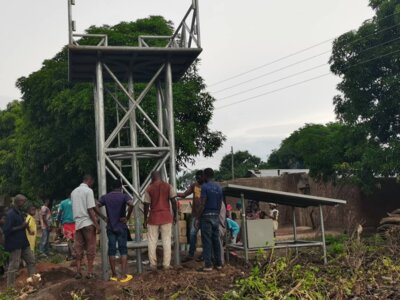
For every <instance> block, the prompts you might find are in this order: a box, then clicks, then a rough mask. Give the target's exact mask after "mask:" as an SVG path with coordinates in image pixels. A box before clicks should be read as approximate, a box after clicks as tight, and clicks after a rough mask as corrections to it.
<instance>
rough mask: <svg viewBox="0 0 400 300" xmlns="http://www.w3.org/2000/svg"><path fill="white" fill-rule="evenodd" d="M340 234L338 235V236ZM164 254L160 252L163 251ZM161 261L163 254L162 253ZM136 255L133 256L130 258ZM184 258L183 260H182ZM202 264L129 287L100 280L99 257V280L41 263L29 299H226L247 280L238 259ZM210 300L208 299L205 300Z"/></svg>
mask: <svg viewBox="0 0 400 300" xmlns="http://www.w3.org/2000/svg"><path fill="white" fill-rule="evenodd" d="M316 234H318V233H317V232H315V231H313V230H311V229H310V228H308V227H304V228H301V227H300V228H298V238H314V237H315V235H316ZM336 234H337V233H336ZM291 238H292V228H281V229H280V230H279V236H278V239H280V240H285V239H291ZM159 250H160V249H159ZM158 252H160V253H158V256H159V257H160V258H161V257H162V253H161V251H158ZM133 256H134V252H132V253H130V257H131V258H132V257H133ZM182 257H183V256H182ZM201 267H202V263H200V262H196V261H190V262H187V263H183V264H182V265H181V266H179V267H174V268H172V269H171V270H166V271H165V270H158V271H150V270H146V266H145V272H144V273H143V274H140V275H138V274H136V275H134V278H133V280H132V281H131V282H129V283H125V284H122V283H117V282H110V281H103V280H101V279H100V274H101V264H100V258H99V256H98V257H97V258H96V262H95V270H96V273H97V274H98V276H99V278H97V279H91V280H87V279H81V280H76V279H74V274H75V269H74V267H71V262H66V261H62V262H60V263H57V264H53V263H50V262H47V261H41V262H39V263H38V264H37V266H36V268H37V272H38V273H40V274H41V276H42V283H41V285H40V287H39V289H38V291H36V292H34V293H32V294H30V295H29V296H28V297H27V298H25V299H34V300H63V299H68V300H71V299H74V298H73V293H75V295H77V296H78V297H77V298H75V299H85V300H92V299H95V300H102V299H107V300H111V299H113V300H117V299H118V300H125V299H170V298H171V296H174V297H176V298H175V299H181V298H180V297H179V294H178V293H179V291H184V290H187V289H199V290H203V291H207V290H211V291H213V292H214V293H216V294H217V295H222V294H223V293H224V292H225V291H227V290H229V289H231V288H232V287H233V284H234V283H235V281H236V280H237V279H238V278H241V277H244V276H245V274H246V273H247V269H245V268H244V267H243V261H242V260H240V259H238V258H237V257H231V265H227V266H225V267H224V269H223V270H222V271H216V270H215V271H213V272H211V273H202V272H198V271H197V270H198V269H199V268H201ZM134 269H135V263H134V262H133V261H131V262H130V264H129V270H134ZM26 279H27V270H26V269H21V270H20V272H19V276H18V278H17V284H16V286H17V290H18V289H22V288H24V287H25V286H26ZM5 286H6V283H5V279H3V280H0V291H5ZM204 298H206V297H204Z"/></svg>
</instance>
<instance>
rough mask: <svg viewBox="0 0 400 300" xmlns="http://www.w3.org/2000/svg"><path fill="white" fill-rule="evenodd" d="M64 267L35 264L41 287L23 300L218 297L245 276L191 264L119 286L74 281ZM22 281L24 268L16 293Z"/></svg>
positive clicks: (239, 271)
mask: <svg viewBox="0 0 400 300" xmlns="http://www.w3.org/2000/svg"><path fill="white" fill-rule="evenodd" d="M68 265H69V263H67V262H63V263H60V264H51V263H48V262H40V263H38V264H37V272H38V273H40V274H41V276H42V283H41V286H40V287H39V289H38V291H36V292H34V293H32V294H30V295H29V296H28V297H27V298H25V299H33V300H64V299H68V300H71V299H74V298H73V293H75V294H76V295H78V296H80V297H81V298H75V299H85V300H92V299H95V300H103V299H107V300H110V299H113V300H117V299H118V300H125V299H126V300H127V299H170V297H171V296H172V295H174V294H176V293H178V292H179V291H182V290H185V289H186V288H191V287H193V288H199V289H207V288H209V289H211V290H213V291H214V292H217V293H221V294H222V293H223V292H224V291H226V290H228V289H229V288H230V287H232V285H233V283H234V282H235V280H236V279H237V278H239V277H242V276H244V274H245V273H244V272H243V270H242V269H241V268H240V267H234V266H231V265H230V266H226V267H224V269H223V270H222V271H217V270H215V271H213V272H211V273H202V272H198V271H197V270H198V269H199V268H200V267H202V263H200V262H195V261H191V262H187V263H183V264H182V266H180V267H174V268H172V269H170V270H157V271H149V270H145V272H144V273H143V274H140V275H134V278H133V280H132V281H131V282H129V283H125V284H122V283H118V282H111V281H103V280H100V279H91V280H87V279H81V280H76V279H74V278H73V276H74V274H75V273H74V268H72V267H69V266H68ZM99 267H100V266H99V265H97V266H96V269H97V270H99ZM98 274H100V273H98ZM26 278H27V272H26V269H22V270H21V271H20V273H19V276H18V279H17V290H18V289H21V288H23V287H24V286H26ZM0 290H1V291H4V290H5V280H2V281H1V282H0ZM177 299H179V297H177Z"/></svg>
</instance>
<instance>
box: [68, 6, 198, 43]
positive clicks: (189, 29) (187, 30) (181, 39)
mask: <svg viewBox="0 0 400 300" xmlns="http://www.w3.org/2000/svg"><path fill="white" fill-rule="evenodd" d="M73 5H75V0H68V24H69V26H68V29H69V44H70V45H75V46H80V44H79V39H77V38H96V39H99V42H98V43H96V44H93V45H92V46H99V47H100V46H104V47H108V36H107V35H106V34H78V33H74V32H75V31H76V22H75V21H74V20H73V19H72V6H73ZM188 21H189V22H190V23H189V24H190V25H188ZM149 40H166V46H165V48H186V49H189V48H201V39H200V18H199V10H198V0H192V4H191V5H190V7H189V9H188V10H187V12H186V14H185V16H184V17H183V19H182V21H181V22H180V23H179V25H178V27H177V28H176V30H175V32H174V33H173V35H171V36H153V35H141V36H139V37H138V46H139V47H146V48H152V46H151V45H150V42H149ZM157 47H158V46H157ZM157 47H155V48H157Z"/></svg>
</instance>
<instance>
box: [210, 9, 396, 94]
mask: <svg viewBox="0 0 400 300" xmlns="http://www.w3.org/2000/svg"><path fill="white" fill-rule="evenodd" d="M397 14H400V11H399V12H396V13H393V14H391V15H388V16H386V17H384V18H382V19H381V20H385V19H387V18H389V17H392V16H394V15H397ZM372 19H373V18H370V19H367V20H366V21H368V20H372ZM396 26H399V25H398V24H396V25H393V26H390V27H387V28H385V29H382V30H378V31H376V32H374V33H372V34H369V35H366V36H365V37H361V38H359V39H356V40H354V41H352V42H351V43H349V44H353V43H356V42H358V41H360V40H363V39H365V38H367V37H369V36H372V35H375V34H378V33H381V32H384V31H387V30H390V29H392V28H394V27H396ZM340 36H341V35H339V36H336V37H333V38H330V39H328V40H325V41H322V42H320V43H318V44H315V45H312V46H310V47H307V48H304V49H302V50H299V51H296V52H294V53H291V54H289V55H286V56H283V57H281V58H278V59H276V60H273V61H271V62H268V63H265V64H263V65H261V66H258V67H255V68H252V69H250V70H248V71H245V72H242V73H239V74H236V75H234V76H231V77H228V78H226V79H223V80H221V81H217V82H215V83H212V84H210V85H208V86H209V87H213V86H216V85H219V84H221V83H224V82H227V81H230V80H232V79H235V78H238V77H241V76H243V75H246V74H249V73H251V72H254V71H256V70H259V69H262V68H264V67H267V66H269V65H272V64H275V63H277V62H280V61H282V60H285V59H288V58H290V57H293V56H296V55H298V54H301V53H303V52H306V51H308V50H311V49H313V48H316V47H318V46H321V45H323V44H326V43H328V42H330V41H333V40H335V39H336V38H338V37H340Z"/></svg>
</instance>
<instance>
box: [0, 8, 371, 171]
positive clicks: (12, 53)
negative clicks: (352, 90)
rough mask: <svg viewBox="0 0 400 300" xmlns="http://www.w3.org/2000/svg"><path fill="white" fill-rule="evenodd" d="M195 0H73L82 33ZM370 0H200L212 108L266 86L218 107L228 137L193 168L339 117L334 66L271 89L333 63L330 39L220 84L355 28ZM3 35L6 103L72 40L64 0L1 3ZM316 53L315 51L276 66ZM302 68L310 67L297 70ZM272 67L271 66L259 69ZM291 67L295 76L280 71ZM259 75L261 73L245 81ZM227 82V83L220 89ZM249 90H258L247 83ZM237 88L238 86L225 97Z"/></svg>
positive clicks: (259, 150) (0, 56)
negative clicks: (335, 107)
mask: <svg viewBox="0 0 400 300" xmlns="http://www.w3.org/2000/svg"><path fill="white" fill-rule="evenodd" d="M190 2H191V1H190V0H170V1H168V0H146V1H138V0H113V1H111V0H76V4H77V5H76V6H75V7H74V19H75V20H76V22H77V29H78V32H83V30H84V29H85V28H87V27H89V26H90V25H93V24H95V25H101V24H110V25H113V24H115V23H118V22H120V21H130V20H135V19H137V18H143V17H147V16H149V15H163V16H164V17H166V18H167V19H169V20H172V21H173V22H174V23H175V24H177V23H179V21H180V19H181V18H182V17H183V15H184V13H185V12H186V10H187V8H188V7H189V5H190ZM367 5H368V1H367V0H304V1H299V0H286V1H282V0H247V1H239V0H200V18H201V35H202V46H203V48H204V51H203V53H202V54H201V59H202V62H201V68H200V72H201V75H202V76H203V77H204V79H205V80H206V82H207V84H208V85H209V90H210V91H212V92H213V95H214V96H215V98H216V99H221V100H218V101H217V102H216V107H221V106H224V105H228V104H231V103H234V102H237V101H241V100H245V99H248V98H251V97H254V96H257V95H260V94H268V95H264V96H261V97H257V98H255V99H253V100H251V101H247V102H244V103H241V104H238V105H233V106H229V107H226V108H220V109H217V110H216V111H215V114H214V119H213V122H212V124H211V127H212V128H213V129H216V130H221V131H222V132H223V133H224V134H225V135H226V136H227V141H226V143H225V145H224V147H223V148H222V149H221V150H220V151H219V152H218V153H217V154H216V155H215V156H214V157H213V158H208V159H203V158H199V159H198V162H197V164H196V166H195V167H198V168H203V167H206V166H211V167H217V166H218V164H219V162H220V160H221V158H222V156H223V155H224V154H226V153H228V152H229V151H230V147H231V146H233V147H234V149H235V150H249V151H250V152H251V153H253V154H256V155H258V156H260V157H261V158H262V159H264V160H265V159H266V158H267V156H268V154H269V153H270V152H271V150H272V149H274V148H276V147H278V146H279V143H280V141H281V140H282V139H283V138H285V137H287V136H288V135H289V134H290V133H291V132H292V131H294V130H296V129H298V128H299V127H301V126H303V125H304V124H305V123H325V122H329V121H333V120H334V119H335V117H334V114H333V106H332V98H333V96H334V95H335V94H336V93H337V92H336V91H335V87H336V84H337V82H338V79H337V78H335V77H334V76H332V75H329V76H325V77H322V78H321V79H318V80H313V81H310V82H308V83H305V84H302V85H298V86H294V87H292V88H288V89H284V90H281V91H278V92H274V93H271V92H272V91H275V90H277V89H281V88H284V87H286V86H288V85H293V84H296V83H298V82H301V81H304V80H307V79H310V78H314V77H317V76H319V75H322V74H325V73H327V72H329V67H328V65H325V66H321V67H320V65H322V64H324V63H326V62H327V61H328V59H329V53H327V54H324V55H322V54H321V53H323V52H326V51H329V50H330V49H331V43H330V42H327V43H323V44H321V45H320V46H318V47H315V48H313V49H310V50H309V51H305V52H303V53H301V54H299V55H296V56H292V57H290V58H289V59H285V60H282V61H280V62H278V63H275V64H270V65H268V66H265V67H263V68H259V69H258V70H257V71H254V72H250V73H248V74H246V75H244V76H240V77H237V78H235V79H234V80H230V81H226V82H224V83H221V84H218V85H215V83H217V82H220V81H222V80H224V79H227V78H230V77H232V76H234V75H237V74H240V73H242V72H245V71H247V70H250V69H253V68H257V67H259V66H262V65H265V64H267V63H269V62H271V61H274V60H276V59H279V58H281V57H284V56H286V55H289V54H291V53H294V52H296V51H299V50H302V49H304V48H307V47H310V46H312V45H315V44H319V43H321V42H323V41H326V40H329V39H331V38H333V37H335V36H338V35H340V34H342V33H344V32H346V31H349V30H351V29H355V28H357V27H358V26H359V25H360V24H361V23H362V22H363V21H364V20H366V19H368V18H370V17H372V15H373V12H372V10H371V9H370V8H369V7H368V6H367ZM0 37H1V47H0V108H1V109H2V108H5V106H6V104H7V103H8V102H9V101H11V100H12V99H18V98H20V96H21V95H20V93H19V91H18V89H17V88H16V87H15V81H16V80H17V78H19V77H20V76H28V75H29V74H30V73H31V72H33V71H35V70H37V69H39V68H40V66H41V64H42V62H43V60H44V59H47V58H52V57H53V56H54V55H55V54H56V53H57V52H58V51H59V50H60V49H61V48H62V47H63V45H65V44H66V43H67V39H68V34H67V1H66V0H40V1H26V0H13V1H7V2H5V3H3V5H2V9H1V10H0ZM318 54H321V55H320V56H317V55H318ZM311 56H317V57H316V58H315V59H312V60H309V61H307V62H304V63H301V64H297V65H296V66H293V67H290V68H286V69H285V70H282V71H277V72H274V71H276V70H278V69H280V68H283V67H285V66H288V65H290V64H293V63H296V62H299V61H301V60H305V59H307V58H309V57H311ZM314 67H315V69H313V70H309V69H311V68H314ZM317 67H318V68H317ZM305 70H309V71H307V72H305V73H303V74H299V75H296V76H295V74H297V73H300V72H302V71H305ZM272 72H273V73H272ZM266 73H272V74H270V75H267V76H263V77H261V75H263V74H266ZM288 76H291V77H290V78H288V79H285V80H280V79H281V78H285V77H288ZM255 77H260V78H259V79H257V80H253V81H251V82H249V83H246V84H241V83H243V82H244V81H247V80H250V79H253V78H255ZM278 80H280V81H278ZM274 81H278V82H275V83H274ZM262 85H264V86H263V87H259V86H262ZM256 87H259V88H256ZM225 88H229V89H227V90H225V91H222V92H218V91H220V90H222V89H225ZM249 89H252V91H250V92H245V91H246V90H249ZM237 93H242V94H239V95H236V96H233V97H228V96H231V95H233V94H237ZM225 97H227V98H225ZM222 98H225V99H222Z"/></svg>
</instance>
